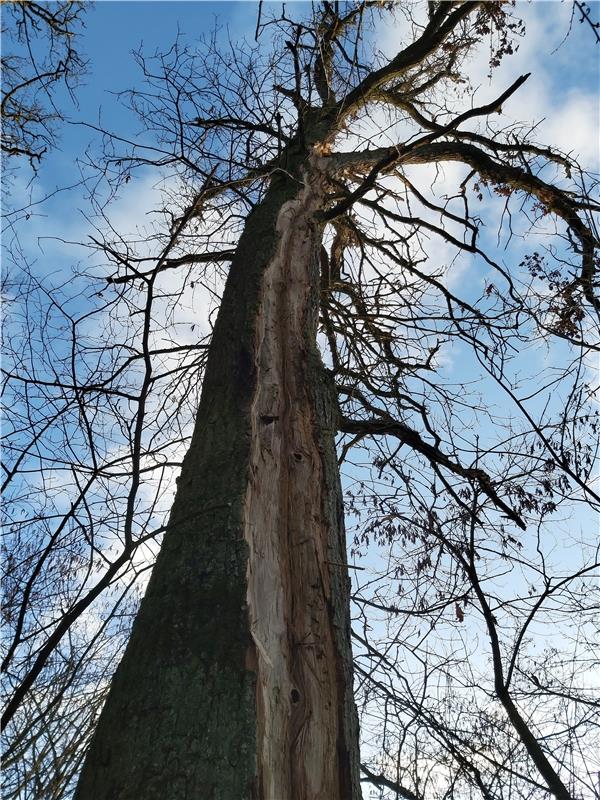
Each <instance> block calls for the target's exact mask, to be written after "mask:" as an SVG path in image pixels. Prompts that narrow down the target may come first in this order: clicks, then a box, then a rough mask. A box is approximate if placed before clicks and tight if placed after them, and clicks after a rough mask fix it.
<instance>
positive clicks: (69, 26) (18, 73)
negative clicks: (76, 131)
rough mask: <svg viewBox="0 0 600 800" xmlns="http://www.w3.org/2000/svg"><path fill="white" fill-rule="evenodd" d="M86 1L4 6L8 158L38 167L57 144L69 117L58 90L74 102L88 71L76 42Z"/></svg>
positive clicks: (23, 0) (22, 0)
mask: <svg viewBox="0 0 600 800" xmlns="http://www.w3.org/2000/svg"><path fill="white" fill-rule="evenodd" d="M84 5H85V4H84V3H83V2H71V0H69V2H57V3H34V2H30V0H9V2H6V3H3V5H2V62H1V63H2V104H1V109H2V153H3V154H4V155H6V156H25V157H26V158H28V159H29V161H30V162H31V164H32V166H35V164H37V163H39V161H40V159H41V158H42V156H43V155H44V154H45V153H46V152H47V150H48V148H49V147H52V146H53V145H54V144H55V143H56V125H57V123H58V122H59V121H61V120H62V119H63V118H64V110H63V109H62V108H61V104H60V101H59V104H58V105H57V87H58V86H60V87H62V88H63V89H64V90H66V92H67V93H68V94H69V95H70V96H71V98H73V89H74V87H75V85H76V83H77V81H78V80H79V78H80V77H81V75H82V73H83V72H84V70H85V62H84V61H83V60H82V58H81V56H80V54H79V53H78V51H77V49H76V41H75V40H76V39H77V36H78V35H79V33H80V30H81V27H82V24H83V23H82V18H83V14H84V12H85V7H84Z"/></svg>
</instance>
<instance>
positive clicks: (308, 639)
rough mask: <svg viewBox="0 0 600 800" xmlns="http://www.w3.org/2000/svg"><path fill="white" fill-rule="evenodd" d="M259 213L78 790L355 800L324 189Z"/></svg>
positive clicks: (238, 264)
mask: <svg viewBox="0 0 600 800" xmlns="http://www.w3.org/2000/svg"><path fill="white" fill-rule="evenodd" d="M290 172H291V173H292V175H293V174H294V171H293V170H291V169H288V171H287V174H288V177H281V178H279V177H277V178H275V179H274V180H273V182H272V185H271V187H270V189H269V191H268V193H267V195H266V197H265V200H264V201H263V202H262V203H261V205H260V206H258V207H256V208H255V210H254V211H253V212H252V214H251V215H250V216H249V217H248V220H247V224H246V228H245V231H244V233H243V235H242V237H241V239H240V243H239V246H238V249H237V253H236V257H235V259H234V261H233V264H232V268H231V272H230V276H229V279H228V281H227V286H226V289H225V294H224V297H223V302H222V306H221V309H220V312H219V317H218V320H217V323H216V326H215V331H214V337H213V343H212V347H211V353H210V357H209V363H208V366H207V371H206V375H205V380H204V385H203V392H202V400H201V404H200V410H199V416H198V423H197V425H196V430H195V433H194V437H193V441H192V445H191V448H190V451H189V453H188V454H187V456H186V459H185V462H184V465H183V469H182V473H181V478H180V481H179V487H178V491H177V497H176V499H175V503H174V507H173V511H172V514H171V522H170V527H169V531H168V532H167V534H166V536H165V540H164V543H163V546H162V549H161V553H160V555H159V558H158V561H157V564H156V566H155V569H154V572H153V575H152V579H151V581H150V584H149V586H148V590H147V593H146V596H145V598H144V600H143V602H142V606H141V609H140V612H139V615H138V618H137V619H136V622H135V624H134V628H133V632H132V636H131V640H130V642H129V645H128V647H127V650H126V653H125V655H124V657H123V660H122V662H121V664H120V666H119V668H118V670H117V673H116V675H115V678H114V681H113V685H112V688H111V692H110V694H109V697H108V700H107V703H106V706H105V709H104V711H103V714H102V716H101V719H100V722H99V726H98V730H97V732H96V735H95V737H94V739H93V742H92V746H91V750H90V753H89V755H88V757H87V760H86V763H85V766H84V769H83V772H82V775H81V778H80V781H79V785H78V789H77V793H76V798H77V800H109V798H110V800H134V798H135V800H154V799H155V798H156V799H158V798H161V800H164V799H165V798H168V800H183V799H184V798H185V800H192V798H193V800H200V799H201V798H202V800H205V799H206V800H208V799H209V798H211V799H212V800H246V798H247V800H317V798H323V799H324V798H327V800H355V799H356V798H359V797H360V791H359V788H358V734H357V723H356V714H355V709H354V703H353V697H352V670H351V653H350V638H349V612H348V605H349V600H348V591H349V587H348V577H347V570H346V569H345V567H344V566H343V565H344V563H345V560H346V553H345V546H344V531H343V516H342V507H341V496H340V487H339V477H338V473H337V466H336V459H335V447H334V428H335V416H336V406H335V399H334V394H333V391H332V387H331V386H330V384H329V380H328V376H327V373H326V371H325V369H324V367H323V365H322V363H321V361H320V359H319V356H318V353H317V350H316V345H315V337H316V309H317V301H318V285H319V281H318V263H319V261H318V256H319V246H320V233H321V231H320V229H319V228H318V226H317V225H316V223H315V222H314V219H313V212H314V211H315V210H316V209H317V208H318V207H319V204H320V202H321V199H322V194H321V192H322V187H321V182H320V178H319V175H318V170H317V169H316V166H315V164H314V163H312V167H311V170H310V174H306V175H305V174H304V173H300V170H299V168H298V169H297V170H296V171H295V173H296V175H297V178H300V175H301V174H302V177H303V178H306V179H305V180H298V179H294V178H293V177H289V174H290Z"/></svg>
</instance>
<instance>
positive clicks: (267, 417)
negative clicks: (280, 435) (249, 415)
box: [260, 414, 279, 425]
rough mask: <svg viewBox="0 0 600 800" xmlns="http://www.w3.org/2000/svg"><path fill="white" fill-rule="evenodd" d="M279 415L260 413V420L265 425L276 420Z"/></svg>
mask: <svg viewBox="0 0 600 800" xmlns="http://www.w3.org/2000/svg"><path fill="white" fill-rule="evenodd" d="M278 419H279V417H272V416H271V415H270V414H261V415H260V421H261V422H264V424H265V425H272V424H273V423H274V422H275V420H278Z"/></svg>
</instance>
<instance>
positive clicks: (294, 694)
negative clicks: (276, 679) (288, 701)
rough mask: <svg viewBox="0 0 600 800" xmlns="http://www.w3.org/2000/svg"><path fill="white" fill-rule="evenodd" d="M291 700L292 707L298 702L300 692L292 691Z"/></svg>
mask: <svg viewBox="0 0 600 800" xmlns="http://www.w3.org/2000/svg"><path fill="white" fill-rule="evenodd" d="M291 698H292V703H293V704H294V705H296V703H298V702H300V692H299V691H298V689H292V691H291Z"/></svg>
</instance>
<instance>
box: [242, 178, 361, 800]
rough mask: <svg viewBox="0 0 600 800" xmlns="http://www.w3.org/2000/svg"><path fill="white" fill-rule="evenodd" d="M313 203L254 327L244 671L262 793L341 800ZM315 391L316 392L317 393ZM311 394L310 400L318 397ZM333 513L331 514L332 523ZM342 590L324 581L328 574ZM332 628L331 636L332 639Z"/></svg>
mask: <svg viewBox="0 0 600 800" xmlns="http://www.w3.org/2000/svg"><path fill="white" fill-rule="evenodd" d="M322 201H323V190H322V181H321V180H320V179H319V177H318V175H317V176H316V177H314V178H313V180H309V181H307V183H306V186H305V188H304V189H303V190H302V191H301V193H300V194H299V196H298V198H296V199H295V200H293V201H290V202H288V203H287V204H286V205H285V206H284V207H283V208H282V210H281V212H280V214H279V217H278V220H277V231H278V237H279V238H278V247H277V252H276V254H275V256H274V258H272V259H271V261H270V262H269V264H268V266H267V268H266V270H265V274H264V279H263V285H262V292H261V301H260V307H259V311H258V316H257V325H256V352H255V363H256V366H257V377H256V391H255V398H254V401H253V403H252V412H251V423H252V446H251V454H250V473H249V482H248V492H247V496H246V501H245V517H244V521H245V536H246V540H247V542H248V552H249V557H248V589H247V598H248V610H249V615H250V630H251V636H252V645H251V652H250V653H249V659H250V663H251V664H252V665H253V668H254V670H255V671H256V675H257V732H258V774H259V786H260V790H259V797H261V798H263V797H264V798H270V799H271V798H272V800H279V798H282V799H283V798H290V800H292V798H293V799H294V800H295V799H296V798H298V800H300V798H302V800H304V799H305V798H306V800H318V799H319V798H328V800H337V798H339V799H340V800H346V798H350V797H352V788H351V787H352V782H353V776H352V774H351V772H352V769H351V765H350V758H349V754H348V752H347V750H348V743H347V742H345V736H346V731H345V727H346V724H347V720H346V714H345V705H346V703H347V702H348V699H349V698H348V697H346V694H347V692H348V691H351V689H352V687H351V685H350V686H348V685H347V682H348V681H349V680H350V673H349V672H348V673H347V674H344V671H343V670H342V671H340V668H339V665H340V661H341V660H343V659H344V658H347V653H344V652H342V650H346V649H347V647H348V644H349V643H348V642H347V641H343V640H342V641H340V636H342V637H344V636H345V635H347V626H346V625H345V622H346V620H345V617H344V616H342V617H339V616H336V615H335V613H334V608H335V605H336V603H339V602H340V601H342V602H344V603H346V604H347V602H348V597H347V592H343V595H342V597H336V596H334V595H335V593H339V591H340V586H343V583H344V582H346V580H347V579H346V570H345V568H344V566H343V565H344V564H345V562H346V553H345V548H344V544H343V535H342V533H343V529H342V527H341V522H342V521H341V514H339V513H338V512H337V509H336V508H335V505H337V504H334V506H333V508H332V505H331V503H330V502H329V501H330V499H331V498H332V497H335V498H336V499H337V501H338V502H339V486H338V479H337V475H336V474H335V473H334V472H332V470H331V469H330V466H329V465H328V464H327V463H326V461H327V459H329V460H331V458H332V457H333V453H332V446H333V442H332V437H333V430H332V425H333V418H332V417H333V414H332V411H333V409H330V411H329V413H328V415H327V416H328V418H324V417H325V415H324V413H323V412H324V409H325V408H326V407H327V405H328V404H331V403H332V401H333V398H332V397H331V396H329V397H327V396H326V393H327V392H328V387H327V386H326V383H325V382H324V381H323V375H322V373H323V367H322V365H321V364H320V361H319V359H318V355H317V353H316V345H315V340H316V324H317V320H316V303H317V300H318V296H316V287H317V286H319V274H318V269H317V264H318V253H319V248H320V245H321V231H320V230H319V229H317V227H316V225H315V223H314V212H315V211H316V210H317V209H319V208H320V207H321V204H322ZM324 392H325V395H324V394H323V393H324ZM319 395H320V396H319ZM332 510H333V512H334V514H333V517H332V513H331V512H332ZM336 572H337V574H338V576H341V578H342V581H340V580H339V578H338V579H337V580H332V573H336ZM340 628H341V630H340Z"/></svg>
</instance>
